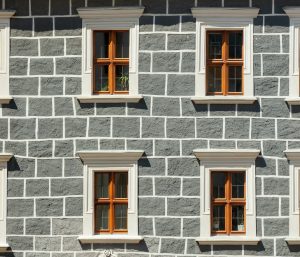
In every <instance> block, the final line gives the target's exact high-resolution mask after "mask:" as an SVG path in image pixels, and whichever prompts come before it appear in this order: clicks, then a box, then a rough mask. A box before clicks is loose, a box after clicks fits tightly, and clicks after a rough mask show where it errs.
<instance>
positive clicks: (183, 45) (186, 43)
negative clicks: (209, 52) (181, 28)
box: [168, 34, 196, 50]
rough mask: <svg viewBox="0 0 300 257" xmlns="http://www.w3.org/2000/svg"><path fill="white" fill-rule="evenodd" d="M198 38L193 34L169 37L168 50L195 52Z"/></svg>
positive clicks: (171, 35) (170, 35)
mask: <svg viewBox="0 0 300 257" xmlns="http://www.w3.org/2000/svg"><path fill="white" fill-rule="evenodd" d="M195 42H196V38H195V35H193V34H190V35H189V34H185V35H176V34H169V35H168V50H187V49H189V50H194V49H195Z"/></svg>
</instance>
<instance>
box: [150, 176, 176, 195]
mask: <svg viewBox="0 0 300 257" xmlns="http://www.w3.org/2000/svg"><path fill="white" fill-rule="evenodd" d="M180 184H181V182H180V179H179V178H156V179H155V195H159V196H171V195H179V194H180V188H181V186H180Z"/></svg>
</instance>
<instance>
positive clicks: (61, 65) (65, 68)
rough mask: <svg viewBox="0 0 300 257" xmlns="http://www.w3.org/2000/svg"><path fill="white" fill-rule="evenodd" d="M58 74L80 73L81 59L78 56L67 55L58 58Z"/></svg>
mask: <svg viewBox="0 0 300 257" xmlns="http://www.w3.org/2000/svg"><path fill="white" fill-rule="evenodd" d="M56 72H57V74H62V75H64V74H68V75H80V74H81V59H80V58H78V57H65V58H57V59H56Z"/></svg>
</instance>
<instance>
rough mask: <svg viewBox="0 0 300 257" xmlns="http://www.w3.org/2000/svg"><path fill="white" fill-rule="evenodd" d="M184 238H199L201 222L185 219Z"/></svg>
mask: <svg viewBox="0 0 300 257" xmlns="http://www.w3.org/2000/svg"><path fill="white" fill-rule="evenodd" d="M182 233H183V236H184V237H199V236H200V220H199V219H193V218H186V219H183V231H182Z"/></svg>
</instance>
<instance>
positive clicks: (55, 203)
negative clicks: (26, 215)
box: [35, 198, 63, 217]
mask: <svg viewBox="0 0 300 257" xmlns="http://www.w3.org/2000/svg"><path fill="white" fill-rule="evenodd" d="M35 208H36V215H37V216H40V217H44V216H62V215H63V199H62V198H44V199H43V198H38V199H36V206H35Z"/></svg>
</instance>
